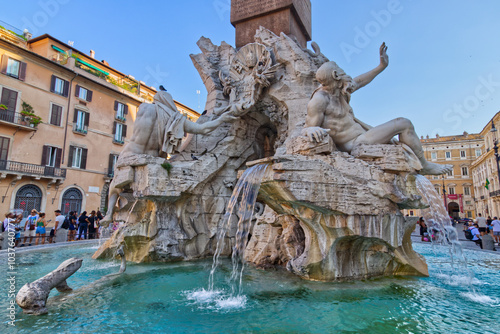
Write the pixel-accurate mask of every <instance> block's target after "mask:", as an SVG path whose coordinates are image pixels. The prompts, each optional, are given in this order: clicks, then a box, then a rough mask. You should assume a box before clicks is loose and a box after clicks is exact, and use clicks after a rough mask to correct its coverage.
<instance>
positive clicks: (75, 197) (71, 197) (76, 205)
mask: <svg viewBox="0 0 500 334" xmlns="http://www.w3.org/2000/svg"><path fill="white" fill-rule="evenodd" d="M82 198H83V196H82V192H81V191H80V190H78V189H77V188H69V189H68V190H66V191H65V192H64V194H63V196H62V203H61V213H62V214H63V215H67V214H69V213H70V211H76V212H78V213H79V212H80V211H81V210H82Z"/></svg>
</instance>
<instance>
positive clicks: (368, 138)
mask: <svg viewBox="0 0 500 334" xmlns="http://www.w3.org/2000/svg"><path fill="white" fill-rule="evenodd" d="M396 135H399V141H400V142H402V143H403V144H406V145H408V146H409V147H410V148H411V149H412V151H413V153H415V155H416V156H417V158H418V159H419V160H420V163H421V164H422V167H423V169H422V170H421V171H420V173H421V174H434V175H439V174H444V173H447V172H449V171H450V170H452V169H453V165H441V164H435V163H432V162H428V161H427V160H426V159H425V157H424V150H423V149H422V144H421V143H420V139H419V138H418V136H417V134H416V133H415V128H414V127H413V124H412V123H411V121H410V120H408V119H406V118H395V119H393V120H391V121H389V122H386V123H384V124H381V125H379V126H376V127H373V128H371V129H370V130H368V131H367V132H365V133H364V134H362V135H361V136H359V137H358V138H357V139H356V140H355V141H354V145H358V144H388V143H390V141H391V139H392V138H393V137H394V136H396Z"/></svg>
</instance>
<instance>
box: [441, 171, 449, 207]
mask: <svg viewBox="0 0 500 334" xmlns="http://www.w3.org/2000/svg"><path fill="white" fill-rule="evenodd" d="M442 176H443V199H444V208H445V209H446V211H448V203H446V188H445V186H444V174H443V175H442ZM448 213H449V212H448Z"/></svg>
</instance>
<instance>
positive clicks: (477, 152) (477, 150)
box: [476, 148, 481, 158]
mask: <svg viewBox="0 0 500 334" xmlns="http://www.w3.org/2000/svg"><path fill="white" fill-rule="evenodd" d="M479 156H481V149H480V148H476V158H477V157H479Z"/></svg>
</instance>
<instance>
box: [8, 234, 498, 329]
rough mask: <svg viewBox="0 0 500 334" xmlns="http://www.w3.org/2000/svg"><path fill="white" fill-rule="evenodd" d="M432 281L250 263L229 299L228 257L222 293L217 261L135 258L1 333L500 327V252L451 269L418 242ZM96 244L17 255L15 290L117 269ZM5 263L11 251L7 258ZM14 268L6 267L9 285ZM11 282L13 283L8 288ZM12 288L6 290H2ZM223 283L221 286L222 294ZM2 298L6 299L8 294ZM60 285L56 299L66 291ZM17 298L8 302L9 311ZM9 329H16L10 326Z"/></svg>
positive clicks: (78, 284) (443, 253) (475, 255)
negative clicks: (337, 277) (324, 277)
mask: <svg viewBox="0 0 500 334" xmlns="http://www.w3.org/2000/svg"><path fill="white" fill-rule="evenodd" d="M414 248H415V250H416V251H417V252H419V253H421V254H422V255H424V256H425V258H426V260H427V263H428V264H429V273H430V277H428V278H421V277H418V278H417V277H389V278H381V279H371V280H366V281H358V282H348V283H324V282H310V281H304V280H302V279H300V278H298V277H297V276H295V275H293V274H290V273H288V272H285V271H262V270H258V269H255V268H252V267H246V268H245V271H244V273H243V295H241V296H237V297H233V298H228V296H227V294H226V292H225V291H224V287H225V286H226V284H225V282H226V280H227V279H228V278H229V275H230V272H231V269H232V265H231V262H230V260H229V259H223V260H222V261H221V264H220V267H219V268H220V270H218V273H217V275H216V277H215V287H216V290H214V291H212V292H208V291H205V289H206V288H207V285H208V277H209V273H210V269H211V266H212V260H211V259H207V260H203V261H196V262H177V263H168V264H163V263H161V264H160V263H154V264H129V265H128V267H127V271H126V272H125V273H124V274H123V275H122V276H120V277H118V278H116V279H114V280H111V281H109V282H106V283H104V284H102V285H99V286H93V287H90V288H89V289H88V290H86V292H85V293H82V294H77V295H76V296H75V297H74V298H71V299H70V300H66V301H62V302H61V303H58V304H51V303H50V302H49V304H48V308H49V313H48V314H47V315H43V316H30V315H25V314H23V313H22V311H21V309H20V308H17V313H16V322H15V328H12V327H11V326H9V325H7V321H8V319H6V315H7V313H6V312H5V311H4V312H2V314H4V315H5V316H4V317H3V319H2V327H3V329H2V330H1V332H2V333H5V332H7V333H10V332H12V333H49V332H50V333H62V332H72V333H97V332H99V333H248V332H266V333H271V332H272V333H327V332H330V333H331V332H335V333H451V332H454V333H498V332H500V329H499V327H498V326H499V324H500V312H499V310H500V285H499V284H498V273H499V272H500V256H498V255H496V254H491V253H485V252H475V251H470V250H464V252H465V256H466V258H467V259H468V261H469V264H470V267H471V268H472V269H473V271H474V272H475V278H474V279H473V285H474V286H475V289H476V292H471V290H470V289H468V288H467V280H468V278H467V277H466V276H465V275H461V274H457V273H455V272H453V271H452V270H451V267H450V265H449V262H450V259H449V255H448V251H447V249H446V248H444V247H442V246H435V250H434V251H433V249H432V247H431V245H429V244H420V243H419V244H414ZM95 250H96V247H89V246H79V245H71V246H69V247H60V248H56V249H47V250H38V251H34V252H25V253H18V254H16V255H17V256H16V262H17V265H18V271H17V275H16V288H17V289H18V290H19V288H21V286H22V285H23V284H25V283H27V282H30V281H33V280H35V279H37V278H39V277H41V276H43V275H45V274H47V273H48V272H50V271H51V270H53V269H55V268H56V267H57V266H58V265H59V264H60V263H61V262H62V261H63V260H65V259H67V258H70V257H74V256H76V257H82V258H83V259H84V262H83V265H82V268H81V269H80V270H79V271H78V272H76V273H75V274H74V275H73V276H72V277H70V278H69V280H68V284H69V285H70V286H71V287H73V288H74V289H76V288H82V287H85V286H89V284H91V283H92V282H93V281H95V280H97V279H99V278H100V277H102V276H103V275H106V274H110V273H115V272H117V271H118V269H119V266H120V264H119V262H118V261H115V262H109V261H98V260H92V259H91V255H92V254H93V252H95ZM0 263H1V266H2V268H6V265H7V257H6V256H4V255H2V256H0ZM6 278H7V277H6V272H5V271H4V270H2V271H1V273H0V279H1V280H2V282H5V279H6ZM3 286H5V285H3ZM2 289H5V288H2ZM217 289H219V290H217ZM2 294H3V295H4V296H5V295H6V294H4V293H3V292H2ZM58 294H59V293H58V292H57V291H55V290H53V291H52V293H51V296H55V295H58ZM7 306H8V299H6V298H5V297H4V298H2V299H1V301H0V308H1V309H2V310H5V309H6V308H7ZM5 329H7V331H4V330H5Z"/></svg>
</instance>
